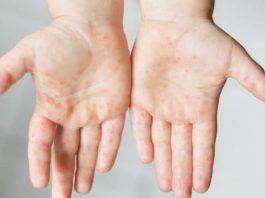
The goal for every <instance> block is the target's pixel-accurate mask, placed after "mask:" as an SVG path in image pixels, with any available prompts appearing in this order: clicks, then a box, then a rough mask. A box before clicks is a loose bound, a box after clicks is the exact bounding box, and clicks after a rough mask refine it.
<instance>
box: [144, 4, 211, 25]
mask: <svg viewBox="0 0 265 198" xmlns="http://www.w3.org/2000/svg"><path fill="white" fill-rule="evenodd" d="M213 7H214V0H141V12H142V18H143V20H162V21H172V22H174V21H179V20H183V19H190V18H194V19H198V18H203V19H212V13H213Z"/></svg>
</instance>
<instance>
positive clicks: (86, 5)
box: [48, 0, 124, 24]
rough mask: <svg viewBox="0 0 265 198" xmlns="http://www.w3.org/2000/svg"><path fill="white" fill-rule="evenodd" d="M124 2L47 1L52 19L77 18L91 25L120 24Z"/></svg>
mask: <svg viewBox="0 0 265 198" xmlns="http://www.w3.org/2000/svg"><path fill="white" fill-rule="evenodd" d="M123 1H124V0H104V1H99V0H48V4H49V11H50V14H51V16H52V18H58V17H62V16H68V17H77V18H81V19H83V20H87V21H89V22H91V23H97V24H98V23H100V24H102V23H103V24H122V21H123V12H124V2H123Z"/></svg>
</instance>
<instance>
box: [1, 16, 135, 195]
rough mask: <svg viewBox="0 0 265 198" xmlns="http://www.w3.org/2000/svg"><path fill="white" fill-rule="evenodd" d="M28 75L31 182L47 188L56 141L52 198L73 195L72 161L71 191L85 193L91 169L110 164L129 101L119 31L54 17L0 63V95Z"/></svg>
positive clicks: (124, 49)
mask: <svg viewBox="0 0 265 198" xmlns="http://www.w3.org/2000/svg"><path fill="white" fill-rule="evenodd" d="M26 72H30V73H31V74H32V77H33V79H34V82H35V86H36V94H37V97H36V108H35V112H34V115H33V117H32V120H31V124H30V129H29V133H30V134H29V150H28V151H29V163H30V174H31V179H32V182H33V185H34V186H35V187H38V188H41V187H45V186H46V185H47V184H48V180H49V172H50V161H51V145H52V144H53V142H55V147H54V157H53V158H54V160H53V170H54V172H53V197H56V198H58V197H62V198H68V197H71V192H72V186H73V176H74V170H75V161H77V167H76V181H75V187H76V190H77V191H78V192H80V193H87V192H88V191H89V190H90V188H91V186H92V182H93V176H94V171H95V167H96V164H97V165H98V168H99V169H100V170H101V171H102V172H106V171H108V170H110V168H111V167H112V166H113V163H114V161H115V158H116V155H117V151H118V147H119V143H120V139H121V133H122V130H123V125H124V118H125V113H126V110H127V108H128V106H129V102H130V91H131V90H130V89H131V73H130V59H129V52H128V48H127V43H126V39H125V36H124V33H123V30H122V27H118V26H114V25H99V26H97V25H92V24H87V23H83V22H81V21H78V20H77V19H75V18H71V17H69V18H67V17H63V18H58V19H56V20H55V21H54V22H53V23H52V24H51V25H50V26H48V27H46V28H44V29H43V30H41V31H39V32H37V33H34V34H33V35H30V36H28V37H27V38H25V39H23V41H21V42H20V43H19V44H18V45H17V46H16V47H15V48H14V49H13V50H12V51H11V52H9V53H8V54H7V55H5V56H4V57H3V58H2V59H1V60H0V92H1V93H4V92H5V91H6V90H7V89H8V88H9V87H10V86H11V85H12V84H14V83H15V82H16V81H18V80H19V79H20V78H21V77H22V76H23V75H24V74H25V73H26ZM99 144H100V149H99V153H98V147H99Z"/></svg>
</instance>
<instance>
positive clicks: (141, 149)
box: [136, 142, 154, 164]
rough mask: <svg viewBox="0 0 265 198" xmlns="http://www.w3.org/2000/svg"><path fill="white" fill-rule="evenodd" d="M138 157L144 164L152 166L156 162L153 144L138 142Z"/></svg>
mask: <svg viewBox="0 0 265 198" xmlns="http://www.w3.org/2000/svg"><path fill="white" fill-rule="evenodd" d="M136 147H137V151H138V156H139V158H140V160H141V162H143V163H144V164H150V163H152V162H153V161H154V152H153V145H152V143H150V142H149V143H148V142H137V143H136Z"/></svg>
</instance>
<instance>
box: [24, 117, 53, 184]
mask: <svg viewBox="0 0 265 198" xmlns="http://www.w3.org/2000/svg"><path fill="white" fill-rule="evenodd" d="M55 128H56V124H55V123H53V122H51V121H50V120H48V119H46V118H45V117H43V116H41V115H38V114H36V113H35V114H34V115H33V117H32V119H31V122H30V127H29V145H28V158H29V169H30V178H31V181H32V184H33V186H34V187H36V188H44V187H46V186H47V185H48V183H49V177H50V162H51V146H52V143H53V140H54V136H55Z"/></svg>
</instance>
